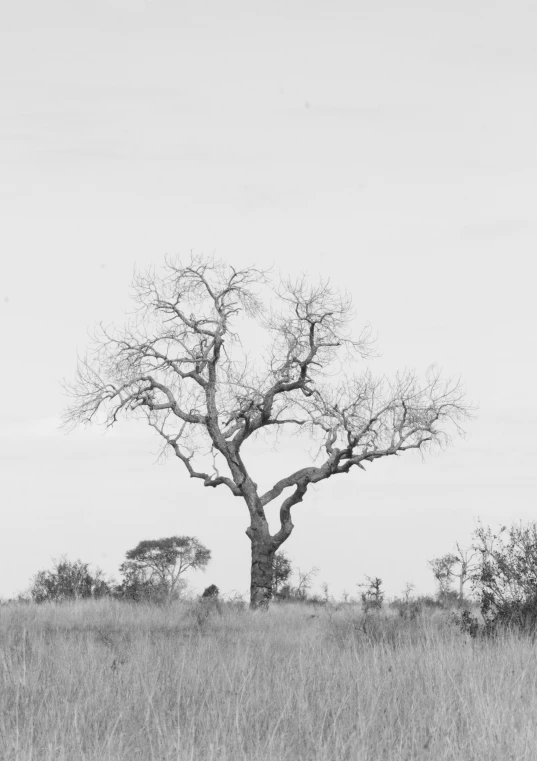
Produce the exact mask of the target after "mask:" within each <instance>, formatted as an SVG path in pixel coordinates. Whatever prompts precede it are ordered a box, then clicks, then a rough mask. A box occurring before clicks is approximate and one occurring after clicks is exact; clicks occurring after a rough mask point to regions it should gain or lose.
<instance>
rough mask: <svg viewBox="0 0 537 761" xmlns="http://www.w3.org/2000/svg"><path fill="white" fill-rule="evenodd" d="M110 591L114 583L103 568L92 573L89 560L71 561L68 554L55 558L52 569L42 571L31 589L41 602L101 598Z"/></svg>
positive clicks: (33, 597)
mask: <svg viewBox="0 0 537 761" xmlns="http://www.w3.org/2000/svg"><path fill="white" fill-rule="evenodd" d="M110 594H112V587H111V584H110V582H108V581H106V580H105V579H104V575H103V572H102V571H101V570H99V569H97V570H96V571H95V572H94V573H90V570H89V565H88V563H83V562H82V561H81V560H75V561H74V562H71V561H69V560H67V558H65V557H63V558H61V559H60V560H57V561H55V564H54V568H53V569H52V570H50V571H39V572H38V573H37V574H36V575H35V577H34V579H33V581H32V586H31V589H30V595H31V597H32V600H33V601H34V602H37V603H42V602H64V601H66V600H79V599H86V598H89V597H93V598H99V597H105V596H108V595H110Z"/></svg>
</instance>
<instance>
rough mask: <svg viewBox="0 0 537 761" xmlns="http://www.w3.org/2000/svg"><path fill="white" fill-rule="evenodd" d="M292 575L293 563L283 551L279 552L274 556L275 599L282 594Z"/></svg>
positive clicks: (273, 581) (273, 586)
mask: <svg viewBox="0 0 537 761" xmlns="http://www.w3.org/2000/svg"><path fill="white" fill-rule="evenodd" d="M292 573H293V567H292V565H291V561H290V560H289V558H288V557H287V555H286V554H285V552H283V550H279V551H278V552H276V553H275V555H274V574H273V577H272V594H273V596H274V597H277V596H278V595H279V594H280V592H281V590H282V588H283V587H284V586H285V585H286V584H287V583H288V581H289V578H290V576H291V574H292Z"/></svg>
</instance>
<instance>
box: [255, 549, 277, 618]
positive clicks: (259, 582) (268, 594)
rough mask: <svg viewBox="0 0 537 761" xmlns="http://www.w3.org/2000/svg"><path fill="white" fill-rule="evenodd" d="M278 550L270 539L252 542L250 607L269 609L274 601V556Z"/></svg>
mask: <svg viewBox="0 0 537 761" xmlns="http://www.w3.org/2000/svg"><path fill="white" fill-rule="evenodd" d="M275 553H276V548H275V546H274V543H273V542H272V540H271V539H270V538H269V539H268V540H266V541H258V540H252V576H251V584H250V607H251V608H253V609H255V608H267V607H268V605H269V603H270V601H271V599H272V584H273V578H274V555H275Z"/></svg>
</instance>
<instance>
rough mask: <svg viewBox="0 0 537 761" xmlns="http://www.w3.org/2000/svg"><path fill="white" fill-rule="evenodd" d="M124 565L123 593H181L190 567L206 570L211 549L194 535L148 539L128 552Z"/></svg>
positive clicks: (158, 595)
mask: <svg viewBox="0 0 537 761" xmlns="http://www.w3.org/2000/svg"><path fill="white" fill-rule="evenodd" d="M126 558H127V560H126V561H125V562H124V563H123V564H122V565H121V566H120V571H121V573H122V575H123V577H124V582H123V585H122V588H121V589H122V593H123V595H124V596H125V597H131V598H132V599H141V598H144V597H145V598H147V597H149V598H151V597H153V598H167V599H171V598H172V597H176V596H178V594H179V592H180V589H181V586H182V584H183V583H184V579H182V578H181V577H182V576H183V574H184V573H185V572H186V571H188V569H190V568H191V569H194V570H196V569H202V570H203V569H205V567H206V566H207V564H208V563H209V560H210V559H211V551H210V550H208V549H207V547H205V546H204V545H203V544H201V542H200V541H199V540H198V539H197V538H196V537H192V536H170V537H167V538H165V539H146V540H144V541H142V542H140V543H139V544H138V545H137V546H136V547H135V548H134V549H133V550H129V551H128V552H127V554H126Z"/></svg>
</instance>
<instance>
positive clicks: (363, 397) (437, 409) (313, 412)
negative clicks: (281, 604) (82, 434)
mask: <svg viewBox="0 0 537 761" xmlns="http://www.w3.org/2000/svg"><path fill="white" fill-rule="evenodd" d="M267 284H268V278H267V276H266V273H264V272H262V271H260V270H259V269H256V268H255V267H246V268H244V269H236V268H234V267H231V266H227V265H226V264H224V263H222V262H218V261H214V260H213V259H210V258H207V257H203V256H197V255H194V256H192V257H191V258H190V260H188V261H186V262H181V261H180V260H178V259H177V260H175V259H174V260H168V261H167V262H166V267H165V270H164V272H163V274H162V275H158V276H157V275H156V274H155V272H154V271H149V272H147V273H141V274H137V275H136V276H135V280H134V290H135V300H136V304H137V311H136V315H135V317H134V318H133V319H132V320H131V323H130V324H128V325H127V326H126V327H125V328H123V329H120V330H119V331H116V330H113V329H109V328H105V327H103V326H101V327H100V329H99V330H98V331H97V333H96V336H95V343H94V346H93V349H92V351H91V352H90V354H89V355H88V356H87V357H86V358H85V359H83V360H81V361H80V362H79V366H78V372H77V378H76V381H75V383H74V384H73V385H71V386H68V387H67V391H68V393H69V394H70V395H71V396H72V398H73V403H72V405H71V406H70V408H69V409H68V410H67V412H66V414H65V417H64V421H65V424H66V425H68V426H75V425H77V424H79V423H90V422H92V421H93V420H94V419H98V418H99V414H100V413H101V412H103V413H104V419H103V422H104V423H105V424H106V425H108V426H112V425H114V424H115V422H116V421H117V419H118V416H119V415H120V414H122V413H123V414H126V415H128V416H137V415H141V416H143V417H145V418H146V420H147V422H148V423H149V425H151V426H152V427H153V428H154V429H155V431H157V433H158V435H159V436H160V437H161V439H162V442H163V446H164V447H165V448H166V450H167V451H170V452H173V454H174V455H175V456H176V457H177V458H178V461H179V462H180V463H181V464H182V466H184V468H185V469H186V471H187V473H188V475H189V476H190V477H191V478H196V479H198V480H200V481H201V482H202V483H203V484H204V485H205V486H207V487H210V488H213V489H216V488H220V487H225V488H226V489H228V490H229V491H230V492H231V494H233V495H234V496H235V497H238V498H240V499H242V500H243V501H244V504H245V507H246V510H247V514H248V516H249V525H248V527H247V529H246V534H247V536H248V538H249V539H250V542H251V565H250V568H251V584H250V604H251V606H252V607H257V606H258V605H263V606H264V605H267V604H268V602H269V601H270V599H271V597H272V591H273V586H274V579H273V575H274V557H275V553H276V552H277V550H278V549H279V548H280V547H281V546H282V544H283V543H284V542H285V541H286V540H287V539H288V538H289V536H290V535H291V532H292V531H293V528H294V524H293V521H292V510H293V509H294V508H295V506H296V505H298V504H300V503H301V502H302V500H303V499H304V497H305V496H306V493H307V491H308V489H309V488H310V486H312V485H314V484H318V483H321V482H322V481H325V480H327V479H330V478H333V477H336V476H339V475H346V474H348V473H349V472H350V471H351V470H357V469H359V470H362V471H365V470H366V466H367V465H369V464H371V463H374V462H375V461H376V460H379V459H383V458H390V457H395V456H398V455H401V454H403V453H404V452H408V451H412V450H416V451H420V452H424V451H426V450H427V449H428V448H430V447H431V446H435V445H439V446H443V445H444V444H445V443H446V442H447V441H449V438H450V434H451V433H455V432H460V428H459V421H460V420H461V419H464V418H465V417H466V416H467V414H468V407H467V405H466V404H465V402H464V396H463V393H462V391H461V389H460V387H459V385H458V383H452V382H451V381H445V380H442V378H441V377H440V374H439V373H438V372H437V371H436V370H435V369H434V368H432V369H430V371H429V372H428V373H427V375H426V378H425V380H424V381H423V382H420V381H419V380H418V378H417V376H416V375H415V374H414V373H412V372H405V373H403V374H398V375H396V376H395V377H394V378H393V380H387V379H386V378H377V379H376V378H374V377H373V375H372V374H371V373H370V372H369V371H367V370H366V371H364V370H363V369H362V368H360V372H359V373H358V374H356V375H352V374H351V373H352V367H351V363H352V362H353V361H357V362H360V361H362V360H365V359H367V358H369V357H370V356H371V355H372V353H373V351H372V349H373V346H372V341H371V338H370V331H369V329H368V328H366V329H364V330H363V331H362V332H361V333H360V334H358V336H357V337H353V336H352V334H351V332H350V329H349V326H350V323H351V320H352V319H353V316H354V315H353V309H352V305H351V301H350V298H349V297H348V296H347V295H346V294H341V293H339V292H338V291H337V290H335V289H334V288H333V287H332V286H331V285H330V283H329V282H328V281H324V282H323V281H321V282H317V283H309V282H308V281H307V279H306V278H305V277H301V278H298V279H296V280H284V281H282V282H280V283H279V284H276V286H275V287H274V288H273V289H271V291H268V292H267ZM263 296H265V298H263ZM401 309H402V310H403V311H404V307H403V306H401ZM241 312H242V314H240V313H241ZM245 318H249V319H252V320H255V321H256V322H257V324H256V325H255V330H256V344H257V345H258V346H259V348H260V349H262V351H260V352H259V357H255V356H254V357H252V356H249V354H248V351H247V348H246V349H245V348H243V343H242V342H241V340H240V334H241V332H242V331H243V329H244V330H245V332H246V334H247V330H248V323H247V321H246V319H245ZM274 430H278V431H281V432H285V431H288V432H296V431H297V430H298V431H303V432H305V433H306V434H307V435H308V439H307V446H308V447H310V446H311V441H312V439H316V443H317V444H318V452H319V455H318V458H317V460H316V461H313V462H312V461H311V458H308V461H307V462H306V463H305V465H304V466H303V467H300V468H298V469H297V470H294V471H292V472H289V471H287V470H286V468H285V464H284V465H283V467H284V471H283V473H282V477H281V478H279V479H278V480H277V481H276V482H275V483H274V484H273V485H272V486H271V487H270V488H269V489H268V490H267V491H266V492H264V493H263V492H261V491H260V490H259V488H258V485H257V483H256V482H255V480H254V478H253V476H252V472H251V469H250V468H249V465H248V461H247V457H246V456H245V449H246V448H247V447H248V446H252V444H253V442H254V441H255V439H256V438H257V436H258V435H259V434H261V433H268V432H270V431H274ZM204 453H207V456H208V457H211V461H210V464H209V463H208V468H209V469H207V466H204V465H203V462H202V458H203V456H204ZM284 492H285V494H284ZM282 495H283V496H282ZM280 498H281V499H280ZM275 500H278V501H279V503H280V504H279V526H278V527H277V530H276V531H275V532H274V533H271V531H270V527H269V521H268V517H267V513H266V511H267V509H269V507H270V506H271V504H272V503H273V502H274V501H275ZM330 520H331V522H332V525H331V531H332V533H333V534H334V536H336V537H337V525H336V523H335V520H336V519H335V517H334V516H332V518H331V519H330Z"/></svg>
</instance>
